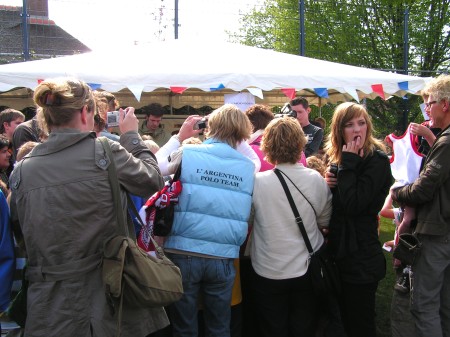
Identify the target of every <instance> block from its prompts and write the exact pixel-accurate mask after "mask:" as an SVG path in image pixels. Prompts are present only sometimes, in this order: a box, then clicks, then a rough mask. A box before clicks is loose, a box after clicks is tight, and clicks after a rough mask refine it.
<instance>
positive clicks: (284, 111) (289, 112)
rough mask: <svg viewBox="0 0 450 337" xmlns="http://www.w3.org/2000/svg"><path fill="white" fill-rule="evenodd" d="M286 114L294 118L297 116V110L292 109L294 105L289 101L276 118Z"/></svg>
mask: <svg viewBox="0 0 450 337" xmlns="http://www.w3.org/2000/svg"><path fill="white" fill-rule="evenodd" d="M284 116H288V117H292V118H297V111H295V110H292V107H291V105H290V104H289V103H286V104H285V105H284V106H283V107H282V108H281V111H280V113H279V114H276V115H275V118H279V117H284Z"/></svg>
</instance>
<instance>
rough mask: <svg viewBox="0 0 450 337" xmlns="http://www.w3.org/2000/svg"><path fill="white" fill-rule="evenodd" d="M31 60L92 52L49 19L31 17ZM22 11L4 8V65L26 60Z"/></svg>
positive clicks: (0, 19)
mask: <svg viewBox="0 0 450 337" xmlns="http://www.w3.org/2000/svg"><path fill="white" fill-rule="evenodd" d="M28 32H29V33H28V34H29V53H30V60H34V59H42V58H50V57H56V56H63V55H73V54H80V53H85V52H87V51H90V49H89V48H88V47H87V46H86V45H84V44H83V43H82V42H80V41H79V40H77V39H76V38H75V37H73V36H72V35H70V34H69V33H67V32H66V31H65V30H64V29H62V28H61V27H59V26H58V25H57V24H56V23H55V22H54V21H53V20H50V19H48V18H47V17H45V16H29V18H28ZM23 49H24V48H23V36H22V7H16V6H5V5H0V64H2V63H11V62H20V61H23V60H24V56H23Z"/></svg>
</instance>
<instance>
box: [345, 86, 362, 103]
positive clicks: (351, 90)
mask: <svg viewBox="0 0 450 337" xmlns="http://www.w3.org/2000/svg"><path fill="white" fill-rule="evenodd" d="M344 90H345V92H346V93H347V94H349V95H350V96H352V97H353V99H354V100H355V101H357V102H358V103H359V96H358V92H357V91H356V89H355V88H349V87H344Z"/></svg>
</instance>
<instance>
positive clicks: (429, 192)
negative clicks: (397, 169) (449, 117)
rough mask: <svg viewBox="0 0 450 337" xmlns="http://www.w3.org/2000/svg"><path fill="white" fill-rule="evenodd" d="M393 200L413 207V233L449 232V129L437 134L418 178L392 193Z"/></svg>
mask: <svg viewBox="0 0 450 337" xmlns="http://www.w3.org/2000/svg"><path fill="white" fill-rule="evenodd" d="M394 198H395V199H396V200H397V201H399V202H401V203H406V204H407V205H410V206H414V207H416V210H417V211H416V213H417V227H416V229H415V232H416V233H420V234H428V235H446V234H447V233H448V232H449V230H450V207H449V205H450V126H448V127H447V128H446V129H444V130H443V131H442V132H441V133H440V134H438V135H437V138H436V141H435V142H434V145H433V146H432V147H431V149H430V151H429V152H428V155H427V157H426V159H425V163H424V165H423V169H422V171H421V172H420V176H419V178H417V180H416V181H415V182H414V183H413V184H410V185H407V186H404V187H400V188H398V189H396V190H395V191H394Z"/></svg>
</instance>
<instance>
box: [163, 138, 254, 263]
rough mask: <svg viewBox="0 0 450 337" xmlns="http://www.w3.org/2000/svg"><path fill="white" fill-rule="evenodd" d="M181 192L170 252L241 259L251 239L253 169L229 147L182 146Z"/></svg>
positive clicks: (218, 144)
mask: <svg viewBox="0 0 450 337" xmlns="http://www.w3.org/2000/svg"><path fill="white" fill-rule="evenodd" d="M180 180H181V182H182V183H183V190H182V192H181V194H180V199H179V204H178V205H177V206H176V208H175V219H174V224H173V228H172V232H171V234H170V235H169V236H168V237H167V240H166V242H165V244H164V247H165V248H166V249H177V250H182V251H186V252H194V253H198V254H204V255H211V256H217V257H222V258H237V257H239V246H240V245H241V244H242V243H243V242H244V240H245V238H246V235H247V220H248V217H249V215H250V207H251V200H252V191H253V182H254V164H253V163H252V162H251V160H249V159H248V158H246V157H244V156H243V155H242V154H240V153H239V152H237V151H236V150H234V149H233V148H232V147H230V146H229V145H228V144H225V143H221V142H217V141H215V140H212V139H209V140H207V141H205V142H204V143H203V144H202V145H187V146H183V157H182V168H181V176H180Z"/></svg>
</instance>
